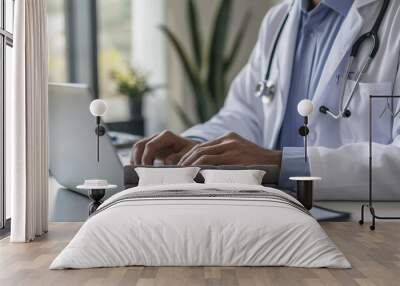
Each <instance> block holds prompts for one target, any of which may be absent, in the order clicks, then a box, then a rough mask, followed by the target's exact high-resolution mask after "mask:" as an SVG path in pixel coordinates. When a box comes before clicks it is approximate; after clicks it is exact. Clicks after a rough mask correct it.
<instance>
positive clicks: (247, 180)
mask: <svg viewBox="0 0 400 286" xmlns="http://www.w3.org/2000/svg"><path fill="white" fill-rule="evenodd" d="M200 174H201V175H202V176H203V177H204V183H205V184H213V183H217V184H243V185H261V183H262V179H263V178H264V175H265V171H262V170H202V171H201V172H200Z"/></svg>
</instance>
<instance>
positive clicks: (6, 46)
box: [0, 0, 14, 228]
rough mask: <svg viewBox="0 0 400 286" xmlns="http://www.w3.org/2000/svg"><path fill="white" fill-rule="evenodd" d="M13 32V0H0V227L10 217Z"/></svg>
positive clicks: (2, 226)
mask: <svg viewBox="0 0 400 286" xmlns="http://www.w3.org/2000/svg"><path fill="white" fill-rule="evenodd" d="M13 32H14V0H0V65H1V66H0V98H1V100H0V228H4V226H5V224H6V219H8V218H9V217H10V194H9V193H7V192H6V190H5V187H4V186H5V182H4V171H5V168H4V166H5V164H4V154H5V151H4V146H5V144H4V143H5V135H4V134H5V133H4V131H5V122H4V106H5V99H6V95H8V94H9V93H10V92H11V70H12V64H13V63H12V46H13Z"/></svg>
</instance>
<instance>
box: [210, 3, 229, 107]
mask: <svg viewBox="0 0 400 286" xmlns="http://www.w3.org/2000/svg"><path fill="white" fill-rule="evenodd" d="M231 11H232V0H222V1H221V4H220V6H219V9H218V12H217V15H216V17H215V21H214V30H213V34H212V38H211V45H210V54H209V71H208V89H209V91H210V95H211V96H212V97H213V99H214V102H215V104H216V105H217V106H219V105H221V98H224V94H223V92H224V89H225V88H224V52H225V47H226V42H227V40H228V30H229V23H230V16H231Z"/></svg>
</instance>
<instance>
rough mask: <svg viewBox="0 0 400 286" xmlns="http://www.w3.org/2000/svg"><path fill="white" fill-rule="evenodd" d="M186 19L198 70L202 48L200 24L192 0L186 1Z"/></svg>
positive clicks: (201, 62)
mask: <svg viewBox="0 0 400 286" xmlns="http://www.w3.org/2000/svg"><path fill="white" fill-rule="evenodd" d="M187 17H188V19H187V21H188V22H189V27H190V36H191V37H192V49H193V53H194V57H195V60H196V63H197V68H198V69H199V70H200V69H201V67H202V64H203V47H202V39H201V34H200V31H199V26H200V23H199V20H198V13H197V7H196V5H195V3H194V1H193V0H188V4H187Z"/></svg>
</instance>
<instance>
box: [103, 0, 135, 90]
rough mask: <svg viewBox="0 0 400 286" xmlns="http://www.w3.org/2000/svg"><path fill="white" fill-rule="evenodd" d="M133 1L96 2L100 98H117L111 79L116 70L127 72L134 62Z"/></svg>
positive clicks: (104, 0)
mask: <svg viewBox="0 0 400 286" xmlns="http://www.w3.org/2000/svg"><path fill="white" fill-rule="evenodd" d="M131 5H132V1H131V0H120V1H118V5H116V4H115V2H114V1H109V0H98V1H97V35H98V36H97V38H98V43H99V45H98V66H99V68H98V78H99V97H102V98H105V97H110V96H115V95H117V91H116V87H115V84H114V83H113V81H112V80H111V77H110V74H111V72H112V71H113V70H118V69H122V70H125V69H126V68H127V67H129V66H130V63H131V38H132V24H131V11H132V8H131Z"/></svg>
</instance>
